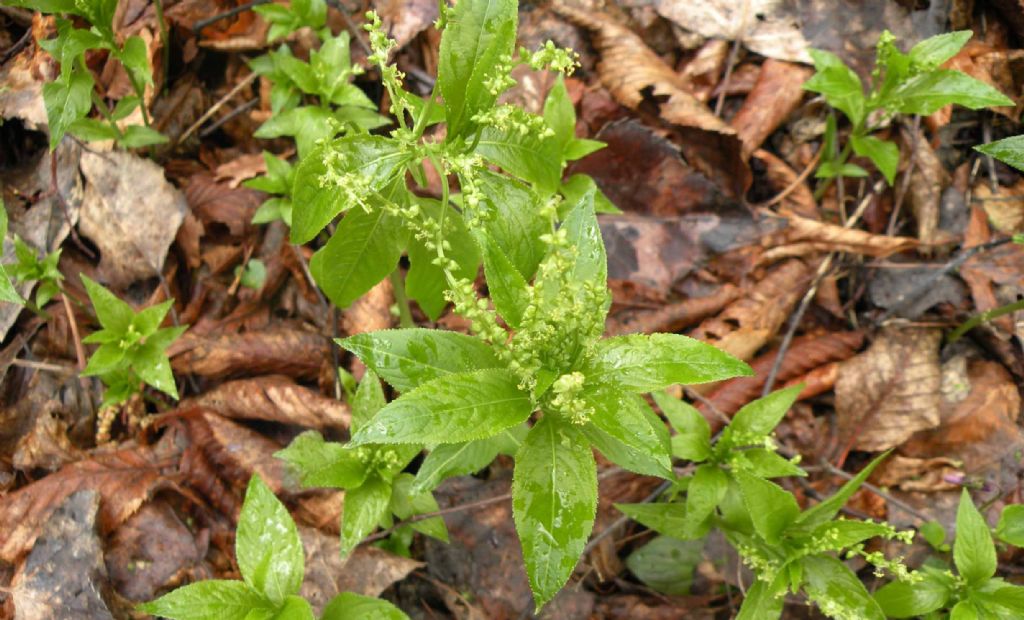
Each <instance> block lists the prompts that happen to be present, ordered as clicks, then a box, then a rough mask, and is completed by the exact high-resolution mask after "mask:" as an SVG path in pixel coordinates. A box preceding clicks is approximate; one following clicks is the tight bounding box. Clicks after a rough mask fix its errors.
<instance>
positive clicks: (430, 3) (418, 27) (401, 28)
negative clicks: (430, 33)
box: [371, 0, 437, 49]
mask: <svg viewBox="0 0 1024 620" xmlns="http://www.w3.org/2000/svg"><path fill="white" fill-rule="evenodd" d="M371 4H372V5H373V8H374V10H376V11H377V13H378V14H379V15H380V18H381V20H382V21H383V22H384V30H385V32H387V33H388V34H389V35H390V36H391V38H392V39H394V40H395V41H397V42H398V49H402V48H403V47H405V46H406V44H407V43H409V42H410V41H412V40H413V39H414V38H415V37H416V35H418V34H419V33H421V32H423V31H424V30H426V29H427V28H428V27H429V26H430V25H431V24H433V23H434V20H436V19H437V2H435V1H434V0H374V1H373V2H372V3H371Z"/></svg>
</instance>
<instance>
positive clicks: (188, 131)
mask: <svg viewBox="0 0 1024 620" xmlns="http://www.w3.org/2000/svg"><path fill="white" fill-rule="evenodd" d="M257 77H259V76H258V75H257V74H255V73H250V74H249V75H248V76H246V78H245V79H244V80H242V81H241V82H239V83H238V84H235V87H234V88H232V89H231V90H230V91H228V94H226V95H224V96H223V97H221V98H220V99H219V100H218V101H217V103H215V104H213V107H211V108H210V109H209V110H207V111H206V113H205V114H203V115H202V116H200V117H199V120H197V121H196V122H194V123H192V126H191V127H189V128H188V129H186V130H185V133H183V134H181V137H179V138H178V139H177V140H175V142H174V143H175V144H181V143H182V142H184V141H185V140H186V139H187V138H188V137H189V136H191V135H192V134H193V133H194V132H195V130H196V129H199V127H200V126H201V125H202V124H203V123H205V122H206V121H208V120H210V117H211V116H213V115H214V114H216V113H217V111H218V110H220V109H221V107H222V106H223V105H224V104H225V103H227V102H228V101H230V100H231V98H232V97H234V96H235V95H237V94H238V93H239V92H241V90H242V89H243V88H245V87H246V86H248V85H250V84H252V83H253V81H254V80H255V79H256V78H257Z"/></svg>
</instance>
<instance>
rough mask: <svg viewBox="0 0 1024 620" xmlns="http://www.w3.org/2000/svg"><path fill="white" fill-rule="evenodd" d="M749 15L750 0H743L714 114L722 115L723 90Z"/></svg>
mask: <svg viewBox="0 0 1024 620" xmlns="http://www.w3.org/2000/svg"><path fill="white" fill-rule="evenodd" d="M749 17H750V0H743V19H742V20H741V21H740V29H739V32H738V33H737V35H736V39H735V40H734V41H733V42H732V48H731V49H730V50H729V57H728V58H727V59H726V61H725V73H724V74H723V75H722V81H721V82H720V84H719V89H720V90H719V93H718V99H717V100H716V101H715V116H721V115H722V107H723V106H724V105H725V91H727V90H728V88H727V87H728V86H729V78H731V77H732V70H733V68H735V66H736V58H737V57H738V56H739V54H740V45H742V44H743V39H745V38H747V22H748V19H749Z"/></svg>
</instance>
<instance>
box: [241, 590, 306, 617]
mask: <svg viewBox="0 0 1024 620" xmlns="http://www.w3.org/2000/svg"><path fill="white" fill-rule="evenodd" d="M248 620H254V619H253V618H249V619H248ZM273 620H316V617H315V616H314V615H313V608H312V607H311V606H310V604H309V602H307V601H306V599H304V598H302V597H301V596H295V595H294V594H293V595H291V596H289V597H288V598H286V599H285V600H284V604H282V605H281V607H280V608H279V609H278V610H277V613H276V614H274V617H273Z"/></svg>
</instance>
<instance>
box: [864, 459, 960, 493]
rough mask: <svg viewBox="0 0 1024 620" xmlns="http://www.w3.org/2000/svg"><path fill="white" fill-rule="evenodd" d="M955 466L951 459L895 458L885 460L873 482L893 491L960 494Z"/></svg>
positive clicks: (956, 466)
mask: <svg viewBox="0 0 1024 620" xmlns="http://www.w3.org/2000/svg"><path fill="white" fill-rule="evenodd" d="M958 477H960V468H959V466H958V463H957V462H956V461H955V460H954V459H951V458H946V457H942V456H940V457H935V458H931V459H918V458H910V457H906V456H902V455H899V454H894V455H892V456H890V457H889V458H887V459H886V460H885V462H884V463H883V464H882V466H881V467H879V468H878V471H877V472H876V473H875V474H873V476H872V480H873V481H874V482H875V483H876V484H878V485H881V486H885V487H896V488H898V489H900V490H901V491H918V492H926V493H934V492H936V491H954V490H959V489H960V488H961V487H962V486H963V485H962V484H960V483H959V482H957V478H958Z"/></svg>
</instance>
